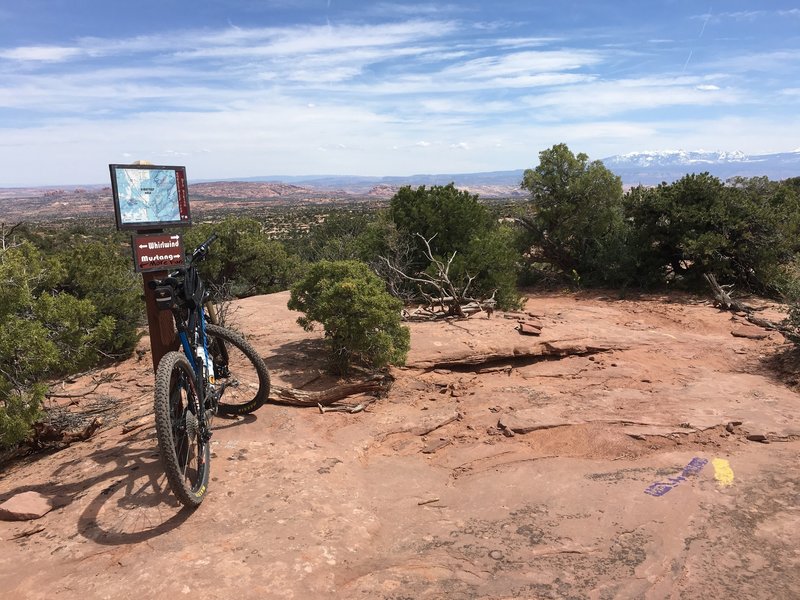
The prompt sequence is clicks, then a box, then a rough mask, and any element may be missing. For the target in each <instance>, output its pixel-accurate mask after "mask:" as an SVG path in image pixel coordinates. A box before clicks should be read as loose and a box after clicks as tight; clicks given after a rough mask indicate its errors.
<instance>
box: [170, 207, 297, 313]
mask: <svg viewBox="0 0 800 600" xmlns="http://www.w3.org/2000/svg"><path fill="white" fill-rule="evenodd" d="M212 233H216V234H217V235H218V236H219V239H217V241H216V242H214V245H213V246H212V247H211V252H209V254H208V258H207V259H206V260H205V261H203V263H202V264H201V265H200V273H201V275H202V276H203V280H204V281H205V282H206V284H207V285H209V286H210V287H211V289H212V290H214V288H216V289H218V290H226V291H227V292H228V293H229V294H230V295H232V296H236V297H240V298H243V297H246V296H253V295H256V294H269V293H272V292H278V291H281V290H285V289H288V287H289V286H290V285H291V284H292V283H293V282H294V281H295V280H296V278H297V277H298V274H299V271H300V261H299V260H298V259H297V257H295V256H290V255H289V254H288V253H287V252H286V249H285V248H284V246H283V244H282V243H281V242H279V241H277V240H271V239H270V238H269V237H268V236H267V235H266V233H264V231H263V227H262V225H261V223H259V222H258V221H256V220H255V219H250V218H247V217H227V218H226V219H224V220H223V221H220V222H219V223H213V224H211V223H203V224H201V225H197V226H195V227H192V229H190V230H189V231H187V232H186V234H185V236H184V244H185V246H186V251H187V252H190V251H191V250H192V249H194V247H195V246H197V245H198V244H200V243H202V242H204V241H205V240H206V239H208V237H209V236H211V234H212Z"/></svg>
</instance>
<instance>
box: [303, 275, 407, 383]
mask: <svg viewBox="0 0 800 600" xmlns="http://www.w3.org/2000/svg"><path fill="white" fill-rule="evenodd" d="M288 306H289V308H290V309H292V310H297V311H301V312H303V313H305V316H303V317H300V318H298V319H297V322H298V324H299V325H301V326H302V327H303V328H304V329H305V330H307V331H310V330H311V329H313V327H314V324H315V323H321V324H322V326H323V327H324V328H325V340H326V343H327V346H328V351H329V358H330V366H331V370H332V371H333V372H335V373H339V374H346V373H347V372H348V371H349V370H350V367H351V365H352V364H353V363H354V362H359V363H362V364H364V365H366V366H369V367H373V368H380V367H383V366H386V365H388V364H403V363H404V362H405V358H406V354H407V353H408V349H409V341H410V333H409V330H408V328H407V327H404V326H402V325H401V324H400V310H401V309H402V303H401V302H400V301H399V300H397V299H396V298H394V297H392V296H391V295H389V294H388V293H387V292H386V287H385V284H384V282H383V281H381V280H380V279H379V278H378V277H377V276H376V275H375V274H374V273H373V272H372V271H370V269H369V267H368V266H367V265H365V264H364V263H361V262H358V261H336V262H329V261H321V262H319V263H316V264H313V265H311V266H310V267H309V269H308V272H307V273H306V275H305V277H303V278H302V279H301V280H300V281H299V282H298V283H297V284H295V285H294V286H293V287H292V292H291V299H290V300H289V304H288Z"/></svg>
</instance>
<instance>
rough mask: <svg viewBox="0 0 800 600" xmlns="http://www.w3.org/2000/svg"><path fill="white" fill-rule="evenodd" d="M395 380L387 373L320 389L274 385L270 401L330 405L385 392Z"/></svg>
mask: <svg viewBox="0 0 800 600" xmlns="http://www.w3.org/2000/svg"><path fill="white" fill-rule="evenodd" d="M393 382H394V378H393V377H391V375H388V374H385V375H376V376H374V377H370V378H369V379H365V380H364V381H357V382H354V383H344V384H342V385H337V386H334V387H332V388H328V389H327V390H319V391H308V390H299V389H297V388H290V387H282V386H278V385H274V386H272V389H271V390H270V397H269V400H268V402H270V403H271V404H286V405H289V406H315V407H321V406H329V405H331V404H334V403H335V402H338V401H339V400H343V399H344V398H347V397H349V396H356V395H358V394H384V393H386V392H387V391H389V388H390V387H391V385H392V383H393Z"/></svg>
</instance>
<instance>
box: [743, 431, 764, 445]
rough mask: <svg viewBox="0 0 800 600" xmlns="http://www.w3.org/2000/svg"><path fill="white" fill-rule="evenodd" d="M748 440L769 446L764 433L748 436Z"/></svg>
mask: <svg viewBox="0 0 800 600" xmlns="http://www.w3.org/2000/svg"><path fill="white" fill-rule="evenodd" d="M747 439H748V440H750V441H751V442H761V443H762V444H769V440H768V439H767V436H765V435H764V434H763V433H751V434H750V435H748V436H747Z"/></svg>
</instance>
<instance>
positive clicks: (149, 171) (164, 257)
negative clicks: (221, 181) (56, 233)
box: [109, 161, 191, 371]
mask: <svg viewBox="0 0 800 600" xmlns="http://www.w3.org/2000/svg"><path fill="white" fill-rule="evenodd" d="M109 169H110V171H111V190H112V192H113V196H114V215H115V217H116V222H117V229H118V230H132V231H135V232H136V233H135V235H133V236H132V238H131V245H132V247H133V257H134V267H135V268H136V271H137V272H140V273H142V280H143V283H144V302H145V307H146V309H147V326H148V329H149V332H150V348H151V351H152V354H153V371H156V370H157V369H158V363H159V362H160V361H161V359H162V358H163V356H164V355H165V354H166V353H167V352H169V351H170V350H177V349H178V348H179V341H178V336H177V334H176V331H175V324H174V321H173V318H172V313H171V312H170V311H168V310H160V309H159V308H158V305H157V303H156V296H155V290H153V289H152V288H151V287H150V282H151V281H154V280H159V279H164V278H165V277H167V276H168V275H169V269H173V268H177V267H180V266H183V264H184V262H185V255H184V249H183V240H182V238H181V236H180V235H179V234H170V233H164V229H165V228H167V227H187V226H189V225H191V218H190V214H189V198H188V185H187V182H186V169H185V167H169V166H156V165H152V164H150V163H149V162H146V161H138V162H136V163H134V164H131V165H109Z"/></svg>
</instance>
